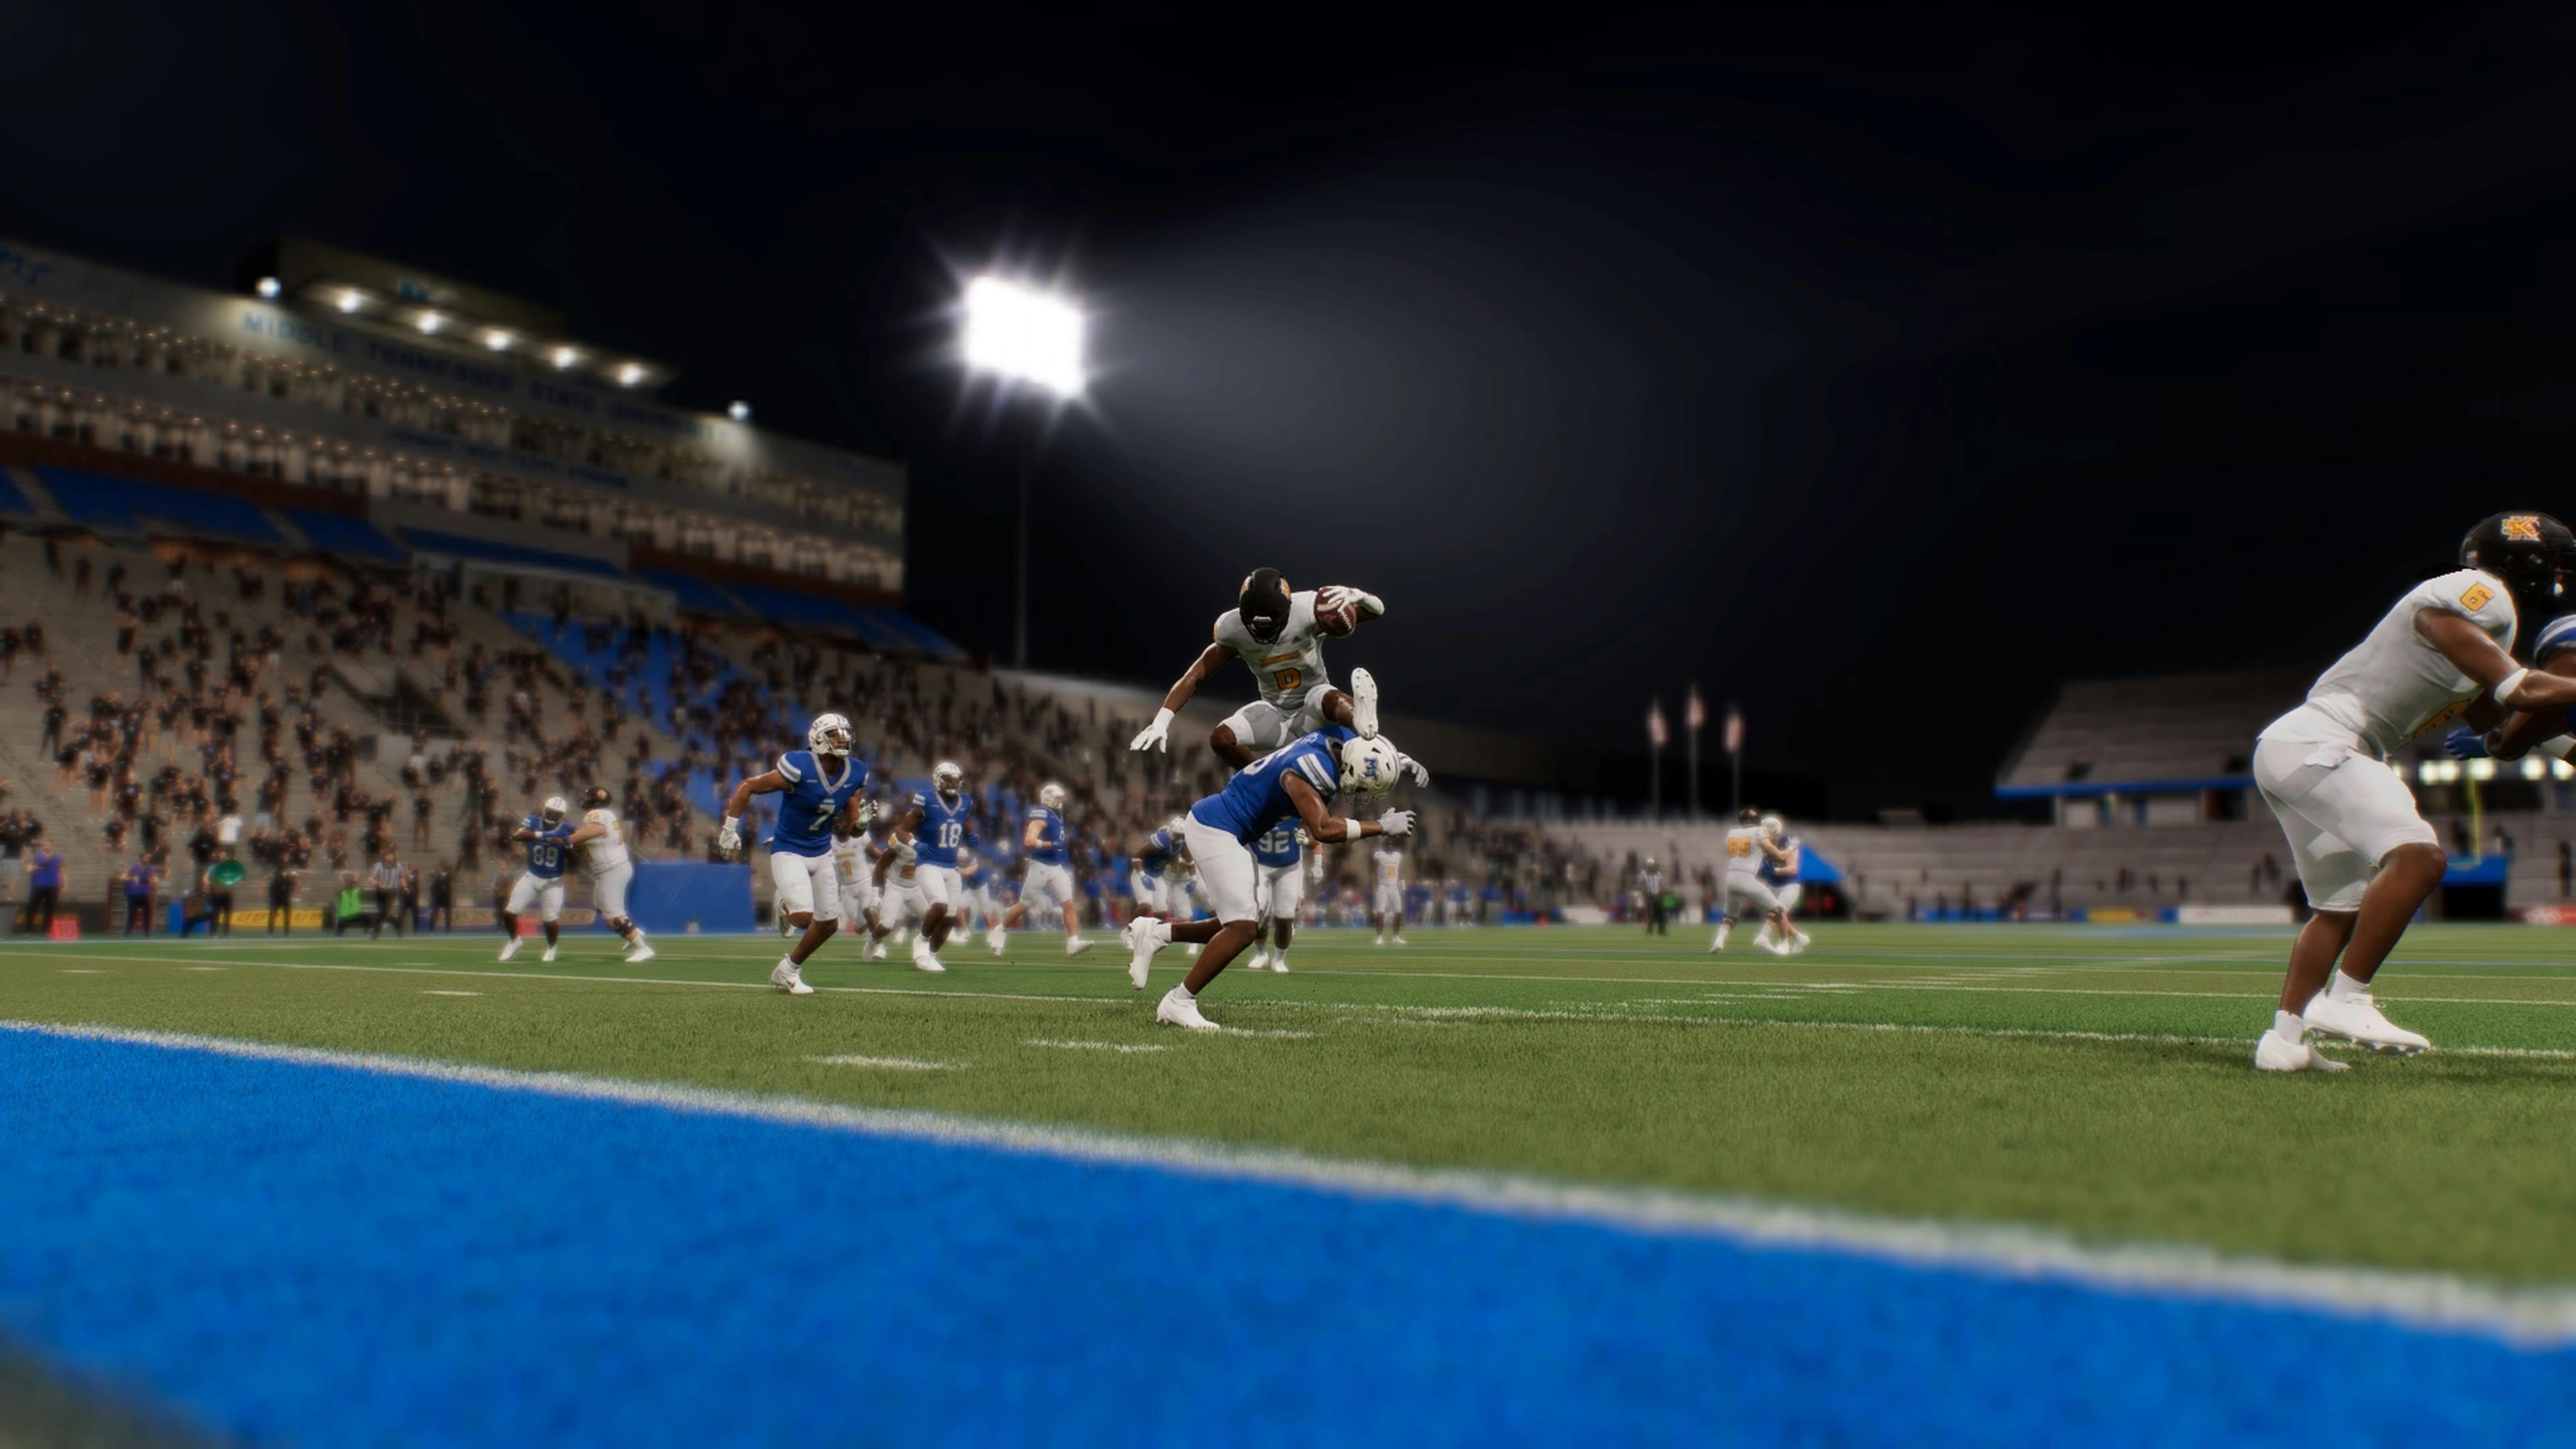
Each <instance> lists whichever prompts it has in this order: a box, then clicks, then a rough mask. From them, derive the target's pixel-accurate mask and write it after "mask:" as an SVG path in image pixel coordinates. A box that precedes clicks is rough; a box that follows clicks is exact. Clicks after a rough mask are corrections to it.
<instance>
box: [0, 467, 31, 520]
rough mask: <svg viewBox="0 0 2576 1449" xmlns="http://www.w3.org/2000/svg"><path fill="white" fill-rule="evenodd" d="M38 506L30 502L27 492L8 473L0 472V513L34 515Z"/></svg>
mask: <svg viewBox="0 0 2576 1449" xmlns="http://www.w3.org/2000/svg"><path fill="white" fill-rule="evenodd" d="M35 511H36V505H35V504H34V503H32V502H30V501H28V498H27V494H26V491H25V490H24V489H21V488H20V487H19V486H18V482H17V480H16V479H14V478H12V477H10V476H9V475H8V473H7V472H6V471H0V513H23V514H33V513H34V512H35Z"/></svg>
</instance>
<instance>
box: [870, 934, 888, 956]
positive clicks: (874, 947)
mask: <svg viewBox="0 0 2576 1449" xmlns="http://www.w3.org/2000/svg"><path fill="white" fill-rule="evenodd" d="M885 958H886V943H885V938H884V937H882V936H880V937H878V938H877V939H876V940H874V941H871V942H869V943H868V959H869V960H871V961H882V960H884V959H885Z"/></svg>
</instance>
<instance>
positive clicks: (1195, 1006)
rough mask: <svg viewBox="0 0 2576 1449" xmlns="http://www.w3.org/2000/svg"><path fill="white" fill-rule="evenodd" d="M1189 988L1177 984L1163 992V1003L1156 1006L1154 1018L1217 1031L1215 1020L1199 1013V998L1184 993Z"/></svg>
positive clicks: (1191, 1028) (1202, 1029)
mask: <svg viewBox="0 0 2576 1449" xmlns="http://www.w3.org/2000/svg"><path fill="white" fill-rule="evenodd" d="M1186 990H1187V988H1185V987H1179V986H1175V987H1173V988H1172V989H1171V990H1169V991H1166V992H1164V993H1163V1000H1162V1004H1161V1005H1159V1006H1156V1007H1155V1008H1154V1019H1155V1020H1156V1021H1159V1022H1163V1023H1165V1024H1166V1025H1170V1026H1186V1027H1188V1028H1189V1029H1190V1030H1192V1031H1216V1030H1219V1029H1220V1028H1219V1027H1218V1026H1217V1024H1216V1023H1215V1022H1212V1021H1210V1020H1208V1019H1207V1018H1206V1017H1204V1016H1201V1015H1200V1014H1199V1003H1198V998H1197V997H1194V996H1188V995H1184V994H1183V993H1184V991H1186Z"/></svg>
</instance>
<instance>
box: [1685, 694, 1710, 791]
mask: <svg viewBox="0 0 2576 1449" xmlns="http://www.w3.org/2000/svg"><path fill="white" fill-rule="evenodd" d="M1707 722H1708V711H1707V710H1706V709H1705V708H1703V707H1702V706H1701V704H1700V702H1699V685H1698V684H1697V682H1693V683H1692V685H1691V687H1690V702H1689V703H1688V704H1686V705H1684V706H1682V723H1683V724H1684V725H1685V726H1687V727H1688V728H1689V730H1690V739H1689V752H1690V818H1691V819H1692V820H1697V819H1699V727H1700V726H1701V725H1703V724H1706V723H1707Z"/></svg>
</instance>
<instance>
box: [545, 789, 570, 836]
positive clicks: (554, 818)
mask: <svg viewBox="0 0 2576 1449" xmlns="http://www.w3.org/2000/svg"><path fill="white" fill-rule="evenodd" d="M571 813H572V806H571V805H569V804H567V803H565V801H564V797H562V796H561V795H548V796H547V797H546V803H545V808H544V810H543V812H542V813H541V814H540V816H539V818H540V819H542V820H544V821H545V822H546V828H547V829H548V830H552V829H554V828H555V827H556V826H558V825H561V824H563V818H564V817H565V816H567V815H569V814H571Z"/></svg>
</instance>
